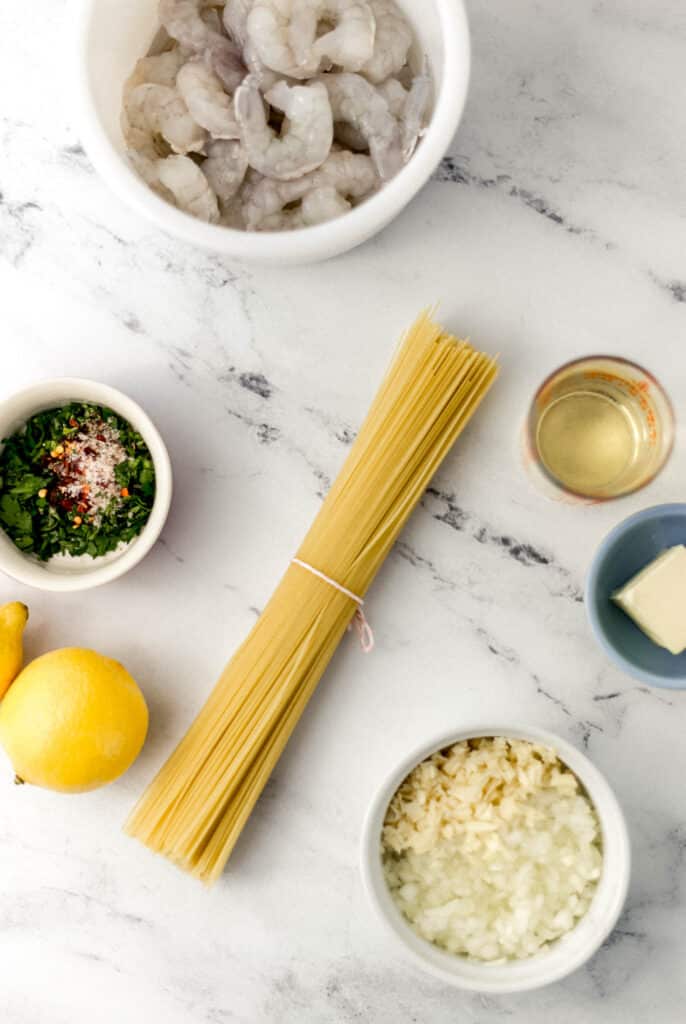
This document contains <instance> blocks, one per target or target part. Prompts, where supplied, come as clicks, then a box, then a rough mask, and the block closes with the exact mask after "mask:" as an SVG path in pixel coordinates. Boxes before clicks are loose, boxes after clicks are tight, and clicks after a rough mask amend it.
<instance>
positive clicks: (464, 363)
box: [126, 313, 497, 883]
mask: <svg viewBox="0 0 686 1024" xmlns="http://www.w3.org/2000/svg"><path fill="white" fill-rule="evenodd" d="M496 372H497V367H496V363H495V361H494V360H493V359H491V358H490V357H489V356H486V355H484V354H483V353H480V352H477V351H476V350H475V349H473V348H472V347H471V345H470V344H469V343H468V342H466V341H460V340H458V339H456V338H454V337H452V336H451V335H450V334H448V333H446V332H445V331H444V330H443V329H442V328H441V327H440V326H439V325H438V324H437V323H435V322H434V321H433V320H432V319H431V316H430V315H429V314H428V313H424V314H422V315H421V316H420V317H419V319H418V320H417V322H416V323H415V324H414V326H413V327H412V328H411V329H410V330H409V331H408V333H407V334H406V336H405V337H404V339H403V341H402V342H401V345H400V347H399V349H398V351H397V353H396V356H395V358H394V360H393V362H392V364H391V366H390V369H389V370H388V372H387V374H386V377H385V379H384V381H383V383H382V385H381V388H380V390H379V392H378V394H377V396H376V398H375V399H374V402H373V404H372V406H371V409H370V411H369V414H368V416H367V418H366V420H365V422H364V424H363V426H362V428H361V429H360V432H359V434H358V436H357V439H356V441H355V443H354V444H353V446H352V449H351V451H350V453H349V455H348V458H347V460H346V462H345V464H344V466H343V468H342V470H341V472H340V473H339V476H338V478H337V479H336V481H335V483H334V484H333V486H332V488H331V490H330V492H329V494H328V495H327V497H326V499H325V501H324V502H323V504H322V507H321V509H320V511H319V514H318V515H317V517H316V519H315V521H314V523H313V525H312V527H311V528H310V531H309V533H308V534H307V536H306V538H305V540H304V542H303V544H302V546H301V547H300V549H299V551H298V553H297V561H296V560H294V561H293V562H291V564H290V565H289V567H288V569H287V571H286V573H285V575H284V576H283V578H282V580H281V582H280V583H279V584H278V586H277V589H276V591H275V592H274V594H273V596H272V597H271V599H270V600H269V603H268V604H267V606H266V607H265V609H264V611H263V612H262V614H261V616H260V618H259V619H258V621H257V623H256V624H255V626H254V627H253V629H252V631H251V632H250V634H249V635H248V637H247V639H246V640H245V641H244V643H243V644H242V646H241V647H240V648H239V649H238V651H237V652H236V654H235V655H234V656H233V658H232V659H231V661H230V662H229V664H228V665H227V666H226V668H225V670H224V672H223V674H222V676H221V677H220V679H219V681H218V683H217V684H216V686H215V688H214V690H213V692H212V693H211V695H210V697H209V698H208V700H207V702H206V704H205V706H204V707H203V708H202V710H201V711H200V713H199V714H198V716H197V718H196V720H195V722H194V723H193V724H192V725H191V727H190V729H189V730H188V732H187V734H186V735H185V737H184V738H183V739H182V740H181V742H180V744H179V745H178V747H177V748H176V750H175V751H174V753H173V754H172V755H171V757H170V758H169V760H168V761H167V762H166V764H165V765H164V766H163V767H162V769H161V770H160V772H159V773H158V775H157V776H156V778H155V779H153V781H152V783H151V784H150V785H149V787H148V789H147V790H146V792H145V793H144V794H143V796H142V797H141V799H140V801H139V803H138V804H137V806H136V807H135V808H134V810H133V812H132V814H131V817H130V818H129V820H128V822H127V825H126V829H127V831H128V832H129V833H130V834H131V835H133V836H135V837H137V838H138V839H140V840H141V841H142V842H144V843H145V844H146V845H147V846H148V847H149V848H150V849H152V850H154V851H156V852H158V853H161V854H163V855H164V856H166V857H168V858H169V859H170V860H172V861H174V862H175V863H176V864H178V865H179V866H180V867H182V868H183V869H185V870H187V871H189V872H191V873H192V874H193V875H196V876H197V877H199V878H200V879H202V880H203V881H204V882H207V883H210V882H213V881H214V880H216V878H217V877H218V876H219V875H220V874H221V872H222V870H223V868H224V866H225V864H226V862H227V860H228V858H229V855H230V854H231V851H232V849H233V847H234V845H235V843H236V841H237V839H238V837H239V835H240V833H241V830H242V828H243V826H244V825H245V823H246V821H247V819H248V817H249V815H250V813H251V811H252V809H253V807H254V805H255V803H256V801H257V799H258V797H259V795H260V793H261V791H262V789H263V787H264V785H265V783H266V782H267V779H268V778H269V775H270V773H271V772H272V770H273V769H274V767H275V765H276V762H277V760H278V758H279V756H280V754H281V752H282V751H283V749H284V747H285V745H286V743H287V742H288V739H289V737H290V735H291V733H292V731H293V729H294V728H295V725H296V723H297V722H298V719H299V718H300V716H301V714H302V713H303V711H304V709H305V706H306V705H307V702H308V700H309V699H310V697H311V696H312V693H313V692H314V689H315V687H316V686H317V683H318V681H319V679H320V677H321V675H322V673H323V672H324V670H325V669H326V666H327V665H328V663H329V661H330V659H331V658H332V656H333V654H334V652H335V650H336V647H337V646H338V643H339V641H340V640H341V638H342V636H343V634H344V633H345V631H346V629H347V628H348V626H349V624H350V622H351V619H352V618H353V616H354V615H355V614H356V612H358V609H359V602H360V601H361V600H362V598H363V597H364V595H365V594H366V592H367V588H368V587H369V585H370V583H371V582H372V580H373V579H374V576H375V575H376V573H377V571H378V569H379V568H380V566H381V564H382V563H383V561H384V559H385V557H386V555H387V554H388V552H389V551H390V549H391V547H392V545H393V543H394V541H395V539H396V538H397V536H398V534H399V532H400V530H401V529H402V527H403V525H404V524H405V522H406V521H407V519H408V517H409V515H410V513H411V512H412V510H413V508H414V507H415V505H416V504H417V503H418V501H419V500H420V498H421V496H422V494H423V493H424V491H425V489H426V487H427V485H428V483H429V481H430V480H431V478H432V476H433V475H434V473H435V472H436V470H437V469H438V466H439V465H440V463H441V461H442V460H443V458H444V456H445V455H446V454H447V452H448V451H449V449H450V447H451V446H452V444H453V443H454V441H455V439H456V438H457V437H458V435H459V434H460V432H461V431H462V429H463V428H464V427H465V425H466V424H467V422H468V421H469V419H470V418H471V416H472V414H473V413H474V411H475V410H476V408H477V406H478V405H479V403H480V402H481V400H482V399H483V398H484V396H485V395H486V393H487V391H488V389H489V388H490V386H491V384H492V383H493V380H494V378H495V376H496ZM311 570H316V572H313V571H311ZM341 588H344V589H341Z"/></svg>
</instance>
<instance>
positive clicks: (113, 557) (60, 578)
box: [0, 377, 172, 593]
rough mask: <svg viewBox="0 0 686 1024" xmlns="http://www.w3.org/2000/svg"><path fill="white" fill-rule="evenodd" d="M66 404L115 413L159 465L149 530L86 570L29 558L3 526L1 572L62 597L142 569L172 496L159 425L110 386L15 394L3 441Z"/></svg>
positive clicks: (74, 381) (58, 383) (66, 380)
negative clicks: (40, 414) (47, 411)
mask: <svg viewBox="0 0 686 1024" xmlns="http://www.w3.org/2000/svg"><path fill="white" fill-rule="evenodd" d="M67 402H89V403H91V404H92V405H102V406H105V407H106V408H108V409H112V410H113V411H114V412H116V413H118V414H119V416H121V417H122V419H125V420H126V421H127V422H128V423H130V424H131V426H132V427H133V428H134V429H135V430H137V431H138V433H139V434H141V436H142V438H143V440H144V441H145V443H146V444H147V446H148V449H149V451H150V454H151V456H152V461H153V464H154V466H155V501H154V502H153V506H152V511H151V512H150V516H149V518H148V521H147V522H146V524H145V526H144V527H143V529H142V530H141V532H140V533H139V535H138V536H137V537H136V538H135V539H134V540H133V541H131V543H130V544H129V545H128V546H127V547H126V548H124V550H123V551H121V552H120V553H117V552H112V553H111V554H109V555H104V556H103V557H102V558H94V559H92V565H90V564H89V565H87V566H85V567H84V565H83V564H82V563H81V562H80V561H79V562H76V560H75V563H76V564H75V565H73V566H70V565H69V561H68V560H65V561H62V560H59V561H57V562H52V561H50V562H40V561H38V559H37V558H34V557H32V556H29V555H25V554H24V553H23V552H21V551H20V550H19V548H17V547H16V546H15V545H14V544H13V543H12V541H11V540H10V538H9V537H8V536H7V534H6V533H5V532H4V530H2V528H1V527H0V571H2V572H4V573H7V575H8V576H11V577H12V578H13V579H15V580H17V581H18V582H19V583H25V584H26V585H27V586H29V587H37V588H38V589H39V590H51V591H60V592H62V593H65V592H66V591H74V590H89V589H90V588H91V587H99V586H100V585H101V584H102V583H109V582H111V581H112V580H115V579H117V578H118V577H119V576H123V575H124V573H125V572H128V571H129V569H132V568H133V567H134V565H137V564H138V563H139V562H140V561H141V559H142V558H144V557H145V555H147V553H148V551H150V548H151V547H152V546H153V544H154V543H155V541H156V540H157V538H158V537H159V535H160V533H161V532H162V527H163V526H164V523H165V520H166V518H167V513H168V512H169V505H170V503H171V496H172V471H171V463H170V461H169V454H168V452H167V449H166V447H165V444H164V441H163V440H162V438H161V436H160V434H159V432H158V430H157V427H156V426H155V424H154V423H153V422H152V420H151V419H150V417H149V416H147V415H146V413H144V412H143V410H142V409H141V408H140V406H139V405H136V403H135V402H134V401H132V399H130V398H127V396H126V395H123V394H122V393H121V391H117V390H116V389H115V388H111V387H109V386H108V385H107V384H98V383H97V382H96V381H92V380H84V379H82V378H80V377H59V378H57V379H54V380H46V381H41V383H39V384H35V385H34V386H33V387H30V388H27V389H26V390H25V391H20V392H19V393H18V394H16V395H12V397H11V398H8V399H6V400H5V401H4V402H2V403H0V439H2V438H7V437H10V436H11V435H12V434H13V433H14V432H15V431H16V430H17V429H18V428H19V427H21V426H23V424H24V423H26V421H27V420H28V419H29V418H30V417H31V416H33V415H34V414H35V413H37V412H42V411H43V410H44V409H54V408H58V407H59V406H61V405H65V404H66V403H67ZM0 446H1V441H0Z"/></svg>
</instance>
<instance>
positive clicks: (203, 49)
mask: <svg viewBox="0 0 686 1024" xmlns="http://www.w3.org/2000/svg"><path fill="white" fill-rule="evenodd" d="M202 8H203V0H160V21H161V22H162V25H163V26H164V28H165V29H166V30H167V32H168V33H169V35H170V36H171V37H172V39H176V40H177V42H178V43H179V44H180V45H181V46H182V47H184V48H185V49H187V50H190V52H191V53H193V54H196V55H197V56H199V57H207V59H208V60H209V62H210V64H211V65H212V69H213V70H214V71H215V72H216V74H218V75H219V77H220V78H221V80H222V82H223V83H224V85H225V86H226V88H227V89H228V90H229V92H233V90H234V89H235V88H236V87H237V86H238V85H239V84H240V82H241V81H242V79H243V77H244V76H245V66H244V65H243V62H242V61H241V57H240V51H239V49H238V47H237V46H236V45H235V44H234V43H232V42H231V40H229V39H227V38H226V36H224V35H221V34H220V33H219V32H217V31H216V30H215V29H213V28H212V26H211V25H208V24H206V22H205V21H203V18H202V13H201V12H202Z"/></svg>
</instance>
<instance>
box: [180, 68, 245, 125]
mask: <svg viewBox="0 0 686 1024" xmlns="http://www.w3.org/2000/svg"><path fill="white" fill-rule="evenodd" d="M176 87H177V89H178V90H179V93H180V94H181V96H182V97H183V100H184V102H185V104H186V106H187V107H188V110H189V111H190V114H191V117H192V118H193V120H194V121H196V122H197V123H198V124H199V125H201V126H202V127H203V128H206V129H207V131H208V132H209V133H210V135H211V136H212V137H213V138H215V139H239V138H240V136H241V130H240V127H239V125H238V121H237V120H236V116H235V114H234V112H233V102H232V99H231V97H230V96H228V95H227V94H226V92H225V91H224V87H223V85H222V83H221V79H220V78H219V76H218V75H215V73H214V71H213V70H212V68H210V67H208V66H207V64H205V62H204V61H202V60H190V61H188V63H187V64H184V65H183V67H182V68H181V70H180V71H179V73H178V76H177V79H176Z"/></svg>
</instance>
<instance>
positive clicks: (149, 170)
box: [127, 149, 174, 203]
mask: <svg viewBox="0 0 686 1024" xmlns="http://www.w3.org/2000/svg"><path fill="white" fill-rule="evenodd" d="M127 155H128V158H129V160H130V161H131V165H132V166H133V168H134V170H135V171H136V173H137V174H138V175H139V177H141V178H142V179H143V181H144V182H145V184H146V185H147V186H148V187H149V188H151V189H152V190H153V192H156V193H157V195H158V196H161V198H162V199H166V200H167V202H170V203H171V202H173V201H174V197H173V195H172V194H171V192H170V191H169V189H167V188H165V187H164V185H163V184H162V183H161V181H160V172H159V166H158V165H159V164H160V163H161V161H160V160H159V158H158V156H157V154H156V153H155V152H154V151H150V152H149V153H148V152H146V153H142V152H140V151H139V150H136V149H130V150H129V151H128V154H127Z"/></svg>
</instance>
